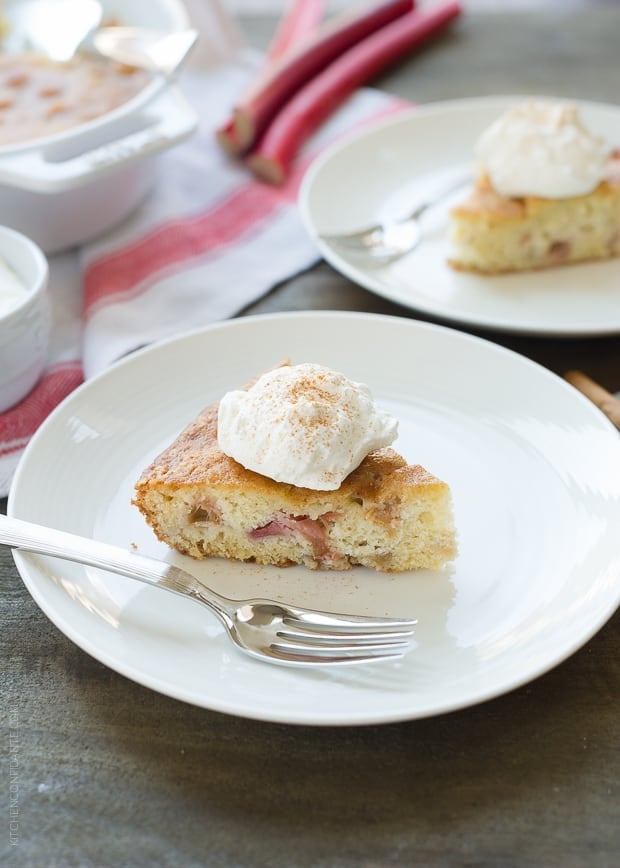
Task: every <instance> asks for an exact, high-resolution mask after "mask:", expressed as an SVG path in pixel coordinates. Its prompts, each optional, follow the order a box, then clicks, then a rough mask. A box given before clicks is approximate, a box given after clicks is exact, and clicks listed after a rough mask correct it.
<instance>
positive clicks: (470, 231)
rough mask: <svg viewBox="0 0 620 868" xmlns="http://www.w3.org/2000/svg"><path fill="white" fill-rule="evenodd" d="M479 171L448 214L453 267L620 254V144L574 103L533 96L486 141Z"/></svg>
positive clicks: (534, 264) (478, 268) (485, 270)
mask: <svg viewBox="0 0 620 868" xmlns="http://www.w3.org/2000/svg"><path fill="white" fill-rule="evenodd" d="M476 155H477V157H478V159H479V160H480V170H479V173H478V176H477V179H476V182H475V186H474V189H473V191H472V193H471V195H470V196H469V198H468V199H467V200H466V201H465V202H463V203H461V204H459V205H457V206H456V207H454V208H453V209H452V211H451V213H450V240H451V243H452V248H453V252H452V254H451V258H450V260H449V261H450V264H451V265H452V266H453V267H454V268H456V269H460V270H463V271H475V272H479V273H482V274H498V273H502V272H515V271H526V270H530V269H541V268H550V267H553V266H558V265H569V264H571V263H577V262H585V261H589V260H600V259H610V258H612V257H615V256H619V255H620V151H611V149H610V148H609V146H608V145H606V144H605V142H603V141H602V140H601V139H599V138H597V137H595V136H594V135H592V134H591V133H590V132H589V131H588V130H587V129H586V127H585V126H584V125H583V123H582V121H581V119H580V117H579V112H578V109H577V107H576V106H575V105H573V104H571V103H565V102H554V101H547V100H531V101H529V102H524V103H520V104H518V105H516V106H514V107H513V108H512V109H510V110H509V111H507V112H506V113H505V114H504V115H502V116H501V117H499V118H498V119H497V120H496V121H495V122H494V123H493V124H492V125H491V126H490V127H489V128H488V129H487V130H486V131H484V133H483V134H482V136H481V138H480V139H479V141H478V143H477V146H476Z"/></svg>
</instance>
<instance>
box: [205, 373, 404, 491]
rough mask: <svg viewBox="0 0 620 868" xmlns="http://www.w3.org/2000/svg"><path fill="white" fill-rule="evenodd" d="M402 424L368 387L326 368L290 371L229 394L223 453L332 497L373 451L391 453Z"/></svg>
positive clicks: (222, 416) (223, 411)
mask: <svg viewBox="0 0 620 868" xmlns="http://www.w3.org/2000/svg"><path fill="white" fill-rule="evenodd" d="M397 433H398V421H397V420H396V419H395V418H394V417H393V416H391V415H390V414H389V413H387V412H386V411H384V410H381V409H379V408H378V407H377V406H376V405H375V403H374V401H373V398H372V395H371V392H370V389H369V388H368V386H366V385H364V384H362V383H356V382H353V381H352V380H349V379H348V378H347V377H345V376H344V374H339V373H336V372H334V371H331V370H330V369H329V368H325V367H323V366H321V365H316V364H312V363H305V364H300V365H286V366H283V367H281V368H276V369H275V370H273V371H269V372H268V373H266V374H263V376H262V377H260V379H259V380H258V381H257V382H256V383H255V384H254V385H253V386H252V387H251V388H250V389H248V390H247V391H233V392H227V393H226V394H225V395H224V397H223V398H222V400H221V401H220V406H219V412H218V443H219V446H220V449H221V450H222V451H223V452H224V453H225V454H226V455H228V456H230V457H231V458H234V459H235V461H238V462H239V463H240V464H242V465H243V466H244V467H245V468H247V469H249V470H254V471H256V472H257V473H261V474H262V475H263V476H268V477H270V478H271V479H274V480H275V481H276V482H286V483H290V484H291V485H296V486H299V487H301V488H312V489H316V490H319V491H330V490H334V489H337V488H339V487H340V484H341V483H342V481H343V480H344V479H345V478H346V477H347V476H348V475H349V473H351V471H352V470H354V469H355V468H356V467H357V466H358V465H359V464H361V462H362V461H363V460H364V458H365V457H366V455H368V453H369V452H371V451H372V450H373V449H380V448H382V447H384V446H389V445H390V443H392V442H393V441H394V440H395V439H396V436H397Z"/></svg>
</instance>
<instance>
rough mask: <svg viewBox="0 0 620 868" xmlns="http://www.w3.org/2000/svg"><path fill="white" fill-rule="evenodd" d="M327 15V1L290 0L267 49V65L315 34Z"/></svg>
mask: <svg viewBox="0 0 620 868" xmlns="http://www.w3.org/2000/svg"><path fill="white" fill-rule="evenodd" d="M324 13H325V0H290V2H289V4H288V6H287V8H286V10H285V12H284V15H283V16H282V18H281V19H280V23H279V25H278V27H277V30H276V32H275V34H274V37H273V39H272V40H271V44H270V46H269V48H268V49H267V57H266V61H267V65H269V64H270V63H273V62H274V61H276V60H280V58H281V57H284V55H285V54H286V53H287V52H289V51H292V50H293V49H294V48H296V47H297V46H298V45H299V44H300V42H302V41H303V40H304V39H307V38H308V36H309V35H310V34H311V33H313V32H314V31H315V30H316V29H317V27H318V26H319V24H320V23H321V21H322V20H323V15H324Z"/></svg>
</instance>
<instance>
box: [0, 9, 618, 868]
mask: <svg viewBox="0 0 620 868" xmlns="http://www.w3.org/2000/svg"><path fill="white" fill-rule="evenodd" d="M558 7H561V8H558ZM271 24H272V22H266V21H265V20H264V19H247V20H246V21H245V22H244V26H245V27H246V28H247V32H248V33H249V34H250V36H251V38H252V40H253V41H254V42H255V43H256V44H257V45H263V44H265V42H266V40H267V37H268V33H269V28H270V26H271ZM619 45H620V9H619V8H618V6H617V5H616V6H615V7H614V5H613V4H612V5H606V4H603V5H599V4H597V3H594V4H592V5H590V6H589V7H587V8H584V9H580V10H575V9H574V7H573V6H572V4H547V11H545V12H538V13H534V12H523V13H519V12H514V13H506V14H493V13H471V14H468V15H466V16H465V17H464V18H463V19H462V20H461V21H460V22H459V23H458V24H457V25H456V26H455V27H454V28H453V29H452V31H451V32H450V33H449V34H448V35H446V36H445V37H444V38H442V39H441V40H439V41H437V42H436V43H435V44H434V45H433V46H432V47H429V48H428V49H426V50H424V51H423V52H421V53H420V54H419V55H417V56H416V57H415V58H413V59H411V60H410V61H408V62H407V63H403V64H401V65H400V66H399V67H398V69H396V70H394V71H392V72H391V73H390V74H389V75H386V76H385V77H384V78H383V79H382V80H381V81H380V82H379V83H378V84H380V86H382V87H384V88H385V89H387V90H390V91H392V92H394V93H398V94H399V95H401V96H404V97H406V98H408V99H411V100H414V101H416V102H428V101H432V100H435V99H443V98H449V97H461V96H476V95H487V94H505V93H525V92H538V93H550V94H551V93H553V94H558V95H566V96H570V97H576V98H579V97H581V98H588V99H595V100H602V101H608V102H618V82H619V81H620V50H619V48H618V46H619ZM311 307H312V308H326V309H344V310H364V311H372V312H381V313H390V314H396V315H399V316H414V314H413V313H412V312H411V311H405V310H403V309H401V308H399V307H397V306H396V305H393V304H390V303H388V302H386V301H383V300H381V299H379V298H378V297H376V296H374V295H372V294H370V293H368V292H366V291H365V290H362V289H360V288H359V287H356V286H354V285H352V284H351V283H349V282H348V281H347V280H346V279H345V278H343V277H341V276H339V275H338V274H336V273H335V272H334V271H333V270H332V269H331V268H330V267H329V266H327V265H326V264H320V265H317V266H316V267H315V268H313V269H312V270H310V271H309V272H307V273H305V274H303V275H301V276H300V277H297V278H295V279H294V280H291V281H288V282H287V283H286V284H283V285H282V286H280V287H278V288H277V289H275V290H274V291H273V292H272V293H271V294H270V295H269V296H267V297H266V298H265V299H263V300H261V301H260V302H259V303H257V304H255V305H253V306H252V308H251V309H249V310H248V311H246V312H244V313H250V314H251V313H259V312H260V313H262V312H268V311H279V310H298V309H307V308H311ZM481 334H483V336H484V337H486V338H488V339H489V340H493V341H497V342H498V343H501V344H503V345H505V346H509V347H511V348H513V349H515V350H517V351H518V352H520V353H523V354H524V355H526V356H529V357H530V358H532V359H535V360H536V361H538V362H540V363H542V364H543V365H545V366H547V367H549V368H550V369H551V370H553V371H556V372H557V373H563V372H564V371H565V370H566V369H568V368H581V369H582V370H584V371H587V372H588V373H589V374H591V375H592V376H593V377H595V378H596V379H597V380H599V381H600V382H601V383H602V384H604V385H605V386H606V387H607V388H608V389H610V390H613V391H615V390H617V389H620V339H619V338H618V337H605V338H592V339H570V340H568V339H544V338H529V337H524V336H510V335H502V334H494V333H491V332H484V333H481ZM2 509H6V502H4V504H2ZM0 577H1V582H2V596H1V600H0V624H1V632H0V642H1V644H2V672H1V685H2V693H1V709H2V711H1V714H2V721H3V732H4V735H5V741H4V744H5V751H4V754H3V756H4V759H5V762H4V764H3V780H4V792H5V796H4V810H3V817H4V819H3V823H2V828H1V831H0V864H2V865H6V866H9V865H10V866H20V868H21V866H24V868H25V866H33V868H44V866H50V868H51V866H54V868H56V866H58V868H60V866H71V868H73V866H75V868H82V866H94V868H108V866H110V868H111V866H134V865H135V866H142V865H144V866H175V868H177V866H178V868H185V866H201V865H208V866H211V865H213V866H226V868H228V866H230V868H232V866H273V868H287V866H290V868H295V866H334V868H349V866H368V868H371V866H372V868H384V866H386V868H387V866H413V865H420V866H435V865H441V866H477V868H482V866H489V868H496V866H558V868H568V866H583V868H612V866H616V865H618V864H620V812H619V810H618V798H619V783H618V781H619V780H620V738H619V722H620V689H619V688H620V636H619V628H620V615H619V614H618V613H616V615H615V616H614V617H613V618H612V619H611V620H610V621H609V622H608V623H607V625H606V626H605V627H603V629H602V630H601V631H600V632H599V633H598V634H597V635H596V636H595V637H594V638H593V639H592V640H591V641H590V642H588V643H587V645H586V646H585V647H584V648H582V649H581V650H580V651H578V652H577V653H576V654H574V655H573V656H572V657H571V658H570V659H568V660H567V661H566V662H564V663H563V664H562V665H560V666H558V667H557V668H556V669H554V670H553V671H551V672H549V673H548V674H546V675H545V676H543V677H541V678H538V679H537V680H535V681H534V682H532V683H531V684H529V685H527V686H525V687H522V688H520V689H518V690H515V691H513V692H511V693H509V694H507V695H505V696H502V697H500V698H498V699H495V700H492V701H489V702H486V703H483V704H481V705H478V706H476V707H472V708H470V709H467V710H464V711H459V712H455V713H452V714H449V715H444V716H440V717H435V718H430V719H425V720H418V721H410V722H405V723H400V724H390V725H385V726H369V727H359V728H354V727H342V728H338V727H327V728H318V727H317V728H313V727H305V726H289V725H281V724H269V723H262V722H256V721H251V720H245V719H241V718H236V717H232V716H227V715H223V714H220V713H216V712H210V711H207V710H203V709H200V708H195V707H193V706H190V705H186V704H184V703H182V702H179V701H176V700H173V699H169V698H167V697H165V696H161V695H159V694H157V693H155V692H153V691H151V690H149V689H147V688H144V687H141V686H139V685H137V684H134V683H133V682H131V681H129V680H127V679H125V678H124V677H122V676H120V675H117V674H116V673H115V672H113V671H111V670H109V669H107V668H106V667H105V666H103V665H101V664H100V663H98V662H96V661H95V660H94V659H92V658H90V657H89V656H87V655H86V654H85V653H84V652H82V651H81V650H80V649H78V648H77V647H76V646H75V645H73V644H72V643H71V642H70V641H69V640H68V639H67V638H65V636H64V635H63V634H62V633H60V632H59V630H58V629H57V628H56V627H54V626H53V625H52V624H51V623H50V622H49V621H48V620H47V618H46V617H45V616H44V615H43V614H42V613H41V612H40V610H39V609H38V608H37V606H36V605H35V604H34V602H33V601H32V599H31V598H30V596H29V595H28V593H27V592H26V590H25V589H24V587H23V585H22V583H21V580H20V579H19V576H18V574H17V571H16V570H15V567H14V565H13V561H12V557H11V555H10V553H9V552H8V551H7V550H6V549H2V550H1V551H0ZM15 757H17V759H18V769H19V774H18V776H17V777H16V775H15V774H11V771H13V772H14V771H15V768H16V766H15V765H14V763H13V765H10V762H12V761H13V760H14V758H15ZM16 785H17V790H15V786H16ZM16 812H17V813H16ZM11 822H13V823H14V822H18V824H19V825H18V830H17V839H18V840H17V841H15V840H14V838H15V835H14V834H12V831H11V827H10V823H11ZM13 831H15V827H13Z"/></svg>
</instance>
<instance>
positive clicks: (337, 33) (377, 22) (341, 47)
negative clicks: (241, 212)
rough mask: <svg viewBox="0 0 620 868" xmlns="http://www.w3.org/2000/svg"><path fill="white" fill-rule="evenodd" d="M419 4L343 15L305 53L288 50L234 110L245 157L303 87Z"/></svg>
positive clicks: (406, 1)
mask: <svg viewBox="0 0 620 868" xmlns="http://www.w3.org/2000/svg"><path fill="white" fill-rule="evenodd" d="M413 6H414V0H384V2H382V3H381V4H380V5H378V6H374V7H371V8H369V9H365V10H363V11H362V12H359V11H356V12H355V13H354V14H351V13H349V14H347V15H345V16H338V17H335V18H332V19H331V20H330V21H328V22H326V24H325V25H324V26H323V27H320V28H319V29H318V30H317V31H316V32H315V33H314V34H313V35H311V36H310V37H309V38H308V39H307V40H305V41H304V43H303V44H301V45H300V46H299V49H298V50H297V51H294V52H292V53H291V52H287V53H286V54H285V55H284V56H283V57H282V58H281V59H280V61H279V62H276V63H274V64H273V65H272V66H271V67H270V68H269V70H268V71H267V74H266V75H263V76H261V77H260V78H259V80H258V81H257V83H256V85H255V87H254V88H252V89H251V91H249V92H248V93H247V94H246V95H245V96H244V97H243V98H242V99H241V100H240V102H239V103H238V105H237V106H236V107H235V109H234V112H233V118H234V135H233V136H232V139H234V141H235V142H236V143H237V144H238V146H239V149H240V151H239V152H240V153H242V152H244V151H247V150H248V149H249V148H251V147H252V145H254V143H255V142H256V141H258V139H259V137H260V136H261V135H262V133H263V132H264V131H265V130H266V129H267V126H268V125H269V123H270V122H271V120H272V119H273V118H274V117H275V115H276V113H277V112H278V111H279V110H280V109H281V108H282V106H283V105H284V104H285V103H286V102H287V100H289V99H290V98H291V97H292V95H293V94H294V93H295V92H296V91H297V90H299V88H300V87H302V85H305V84H306V82H308V81H310V80H311V79H312V78H313V77H314V76H316V75H317V74H319V73H321V72H322V70H323V69H324V68H325V67H326V65H328V64H330V63H331V62H332V61H334V60H335V59H336V58H337V57H340V55H342V54H343V52H346V51H347V50H348V49H350V48H351V46H353V45H356V44H357V43H358V42H360V40H363V39H365V38H366V37H367V36H370V34H373V33H375V32H376V31H377V30H380V29H381V28H383V27H384V26H385V25H386V24H389V23H390V22H392V21H394V20H395V19H400V18H401V17H403V16H404V15H406V14H407V13H408V12H410V11H411V10H412V8H413Z"/></svg>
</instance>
